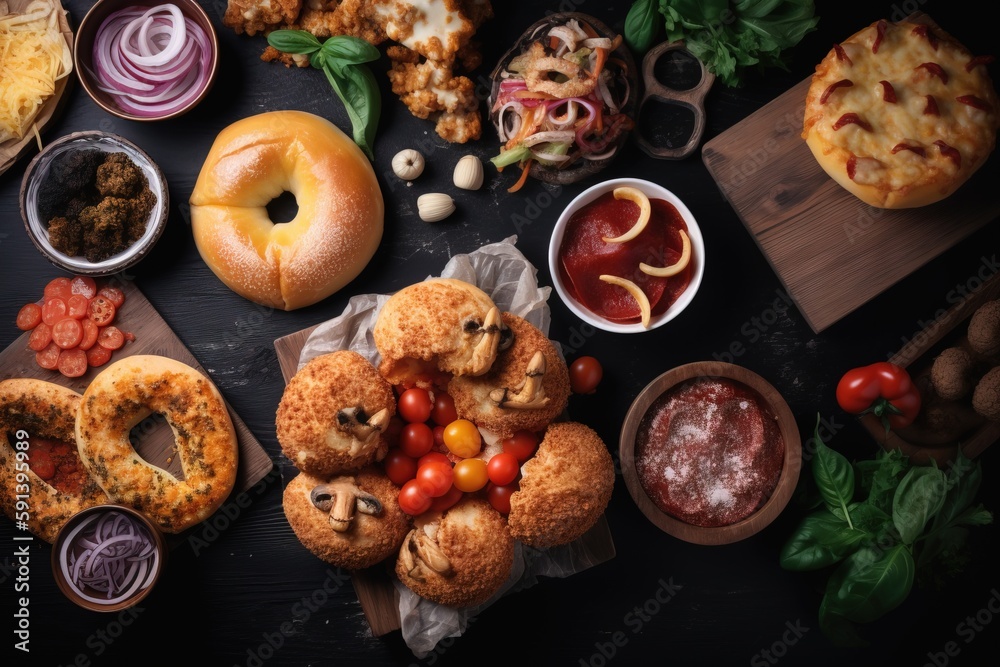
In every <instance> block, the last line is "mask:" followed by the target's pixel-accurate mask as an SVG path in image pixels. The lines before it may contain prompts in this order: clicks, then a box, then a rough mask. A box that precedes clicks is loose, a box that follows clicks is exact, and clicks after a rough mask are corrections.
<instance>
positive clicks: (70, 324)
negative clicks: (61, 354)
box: [52, 317, 83, 350]
mask: <svg viewBox="0 0 1000 667" xmlns="http://www.w3.org/2000/svg"><path fill="white" fill-rule="evenodd" d="M52 340H54V341H55V342H56V345H58V346H59V347H61V348H62V349H64V350H68V349H70V348H73V347H76V346H77V345H79V344H80V341H81V340H83V326H82V325H81V324H80V320H74V319H73V318H72V317H64V318H63V319H61V320H59V321H58V322H56V323H55V324H54V325H52Z"/></svg>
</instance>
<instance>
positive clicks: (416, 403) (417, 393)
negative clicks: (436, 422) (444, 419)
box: [397, 387, 432, 423]
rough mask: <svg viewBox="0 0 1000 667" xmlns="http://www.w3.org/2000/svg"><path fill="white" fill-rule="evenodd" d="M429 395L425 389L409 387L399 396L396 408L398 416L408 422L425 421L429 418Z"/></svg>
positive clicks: (430, 405)
mask: <svg viewBox="0 0 1000 667" xmlns="http://www.w3.org/2000/svg"><path fill="white" fill-rule="evenodd" d="M431 407H432V404H431V395H430V393H428V391H427V390H426V389H421V388H420V387H411V388H410V389H407V390H406V391H404V392H403V393H402V394H401V395H400V396H399V403H398V404H397V409H398V410H399V414H400V416H401V417H402V418H403V419H405V420H406V421H408V422H410V423H414V422H425V421H427V420H428V419H430V418H431Z"/></svg>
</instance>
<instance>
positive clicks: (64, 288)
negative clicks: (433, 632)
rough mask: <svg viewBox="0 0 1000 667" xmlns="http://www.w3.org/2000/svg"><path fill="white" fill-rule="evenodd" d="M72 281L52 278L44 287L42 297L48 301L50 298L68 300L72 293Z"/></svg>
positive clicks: (63, 278)
mask: <svg viewBox="0 0 1000 667" xmlns="http://www.w3.org/2000/svg"><path fill="white" fill-rule="evenodd" d="M71 284H72V281H71V280H70V279H69V278H66V277H63V276H60V277H58V278H53V279H52V280H50V281H49V284H48V285H46V286H45V290H44V291H43V292H42V297H43V298H44V299H45V300H46V301H48V300H49V299H52V298H56V297H58V298H60V299H68V298H69V297H70V295H72V294H73V292H72V291H71V289H70V286H71Z"/></svg>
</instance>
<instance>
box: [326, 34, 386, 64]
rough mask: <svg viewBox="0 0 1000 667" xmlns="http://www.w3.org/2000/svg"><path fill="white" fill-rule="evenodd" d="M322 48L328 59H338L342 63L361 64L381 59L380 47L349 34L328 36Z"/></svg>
mask: <svg viewBox="0 0 1000 667" xmlns="http://www.w3.org/2000/svg"><path fill="white" fill-rule="evenodd" d="M322 49H323V53H325V54H326V56H327V60H330V59H335V60H338V61H340V64H341V65H360V64H361V63H368V62H371V61H373V60H378V59H379V52H378V49H376V48H375V47H374V46H372V45H371V44H369V43H368V42H366V41H365V40H363V39H359V38H357V37H350V36H347V35H338V36H336V37H329V38H327V40H326V41H325V42H323V47H322Z"/></svg>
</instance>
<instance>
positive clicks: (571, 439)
mask: <svg viewBox="0 0 1000 667" xmlns="http://www.w3.org/2000/svg"><path fill="white" fill-rule="evenodd" d="M614 485H615V466H614V462H613V461H612V460H611V455H610V454H609V453H608V448H607V447H606V446H605V445H604V442H603V441H602V440H601V438H600V436H598V435H597V433H595V432H594V431H593V429H591V428H590V427H588V426H585V425H583V424H578V423H575V422H560V423H556V424H552V425H551V426H549V428H548V429H547V430H546V431H545V437H544V438H543V439H542V442H541V443H540V444H539V445H538V451H537V452H536V453H535V455H534V456H533V457H532V458H530V459H528V461H527V462H526V463H525V464H524V465H523V466H522V467H521V483H520V489H519V490H517V491H515V492H514V493H513V494H512V495H511V497H510V514H509V515H508V516H507V524H508V526H510V532H511V535H513V536H514V538H515V539H517V540H520V541H522V542H524V543H525V544H527V545H529V546H533V547H538V548H545V547H553V546H557V545H560V544H567V543H569V542H572V541H573V540H575V539H578V538H579V537H580V536H582V535H583V534H584V533H586V532H587V531H588V530H590V529H591V528H592V527H593V525H594V524H595V523H597V520H598V519H599V518H600V517H601V514H602V513H603V512H604V510H605V508H606V507H607V506H608V502H610V500H611V491H612V490H613V489H614Z"/></svg>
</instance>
